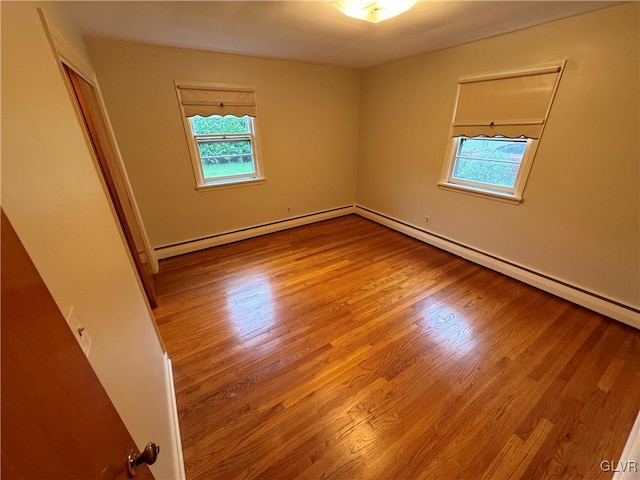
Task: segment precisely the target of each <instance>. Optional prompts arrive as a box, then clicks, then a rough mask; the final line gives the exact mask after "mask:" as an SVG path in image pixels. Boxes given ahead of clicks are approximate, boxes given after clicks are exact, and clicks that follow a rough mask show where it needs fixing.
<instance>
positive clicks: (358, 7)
mask: <svg viewBox="0 0 640 480" xmlns="http://www.w3.org/2000/svg"><path fill="white" fill-rule="evenodd" d="M417 2H418V0H376V1H372V0H339V1H337V2H333V3H331V5H333V6H334V7H335V8H337V9H338V10H340V11H341V12H342V13H344V14H345V15H346V16H347V17H352V18H357V19H359V20H366V21H367V22H371V23H378V22H382V21H383V20H388V19H389V18H392V17H395V16H396V15H400V14H401V13H404V12H406V11H407V10H409V9H410V8H411V7H413V6H414V5H415V4H416V3H417Z"/></svg>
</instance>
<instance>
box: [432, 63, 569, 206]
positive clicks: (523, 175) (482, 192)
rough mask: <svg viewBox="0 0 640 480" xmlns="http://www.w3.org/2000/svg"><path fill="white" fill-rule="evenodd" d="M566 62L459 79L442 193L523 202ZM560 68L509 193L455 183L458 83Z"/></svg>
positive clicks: (458, 142) (511, 202) (442, 177)
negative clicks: (546, 106) (543, 115)
mask: <svg viewBox="0 0 640 480" xmlns="http://www.w3.org/2000/svg"><path fill="white" fill-rule="evenodd" d="M566 63H567V60H566V59H565V60H562V61H559V62H553V63H550V64H545V65H540V66H533V67H525V68H521V69H515V70H509V71H506V72H501V73H489V74H482V75H470V76H465V77H461V78H460V79H459V82H458V90H457V92H456V100H455V104H454V109H453V116H452V119H451V123H450V126H449V136H448V138H449V140H448V142H447V149H446V150H445V160H444V163H443V166H442V173H441V176H440V181H439V182H438V184H437V185H438V187H439V188H441V189H443V190H448V191H452V192H458V193H464V194H467V195H472V196H475V197H481V198H488V199H491V200H498V201H502V202H505V203H510V204H513V205H518V204H520V203H522V201H523V193H524V188H525V186H526V184H527V180H528V179H529V174H530V173H531V167H532V166H533V160H534V158H535V155H536V152H537V150H538V144H539V143H540V139H541V138H542V135H543V133H544V129H545V127H546V125H547V121H546V120H547V118H548V116H549V112H550V111H551V107H552V106H553V102H554V100H555V96H556V92H557V90H558V85H559V84H560V80H561V78H562V74H563V73H564V69H565V66H566ZM558 67H559V68H560V70H559V72H558V79H557V80H556V84H555V86H554V89H553V92H552V94H551V99H550V101H549V106H548V108H547V112H546V114H545V118H544V120H543V121H542V129H541V131H540V135H539V137H538V138H537V139H533V138H528V139H527V147H526V149H525V153H524V156H523V158H522V162H521V164H520V168H519V169H518V176H517V177H516V183H515V185H514V187H513V190H512V191H508V192H507V191H505V192H502V191H499V189H496V188H494V187H491V186H490V187H488V188H482V186H481V185H480V184H475V185H472V184H470V183H460V182H456V180H454V179H453V176H452V175H453V168H454V165H455V157H456V153H457V152H458V146H459V145H460V138H461V137H454V136H453V128H454V125H453V124H454V121H455V115H456V108H457V106H458V97H459V95H460V83H465V82H471V81H483V80H493V79H500V78H510V77H517V76H523V75H532V74H535V73H544V72H547V71H552V70H553V69H555V68H558Z"/></svg>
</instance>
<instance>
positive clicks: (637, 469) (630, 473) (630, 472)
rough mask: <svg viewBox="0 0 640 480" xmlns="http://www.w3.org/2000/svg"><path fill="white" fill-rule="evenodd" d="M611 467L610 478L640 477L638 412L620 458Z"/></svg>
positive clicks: (639, 423) (632, 479) (635, 478)
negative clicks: (612, 470) (612, 472)
mask: <svg viewBox="0 0 640 480" xmlns="http://www.w3.org/2000/svg"><path fill="white" fill-rule="evenodd" d="M613 467H614V470H615V473H614V474H613V479H612V480H637V479H638V478H640V413H638V416H637V417H636V421H635V422H634V424H633V427H631V432H629V438H628V440H627V443H626V445H625V446H624V450H622V455H620V460H619V461H618V463H617V465H613Z"/></svg>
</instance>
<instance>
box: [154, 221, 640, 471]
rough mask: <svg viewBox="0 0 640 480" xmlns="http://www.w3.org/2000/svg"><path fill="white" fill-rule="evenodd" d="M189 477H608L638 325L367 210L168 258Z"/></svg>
mask: <svg viewBox="0 0 640 480" xmlns="http://www.w3.org/2000/svg"><path fill="white" fill-rule="evenodd" d="M158 293H159V304H160V306H159V307H158V308H157V310H156V318H157V322H158V324H159V327H160V331H161V334H162V337H163V339H164V341H165V343H166V346H167V349H168V351H169V355H170V357H171V359H172V360H173V364H174V374H175V382H176V394H177V398H178V408H179V416H180V426H181V430H182V441H183V447H184V458H185V464H186V469H187V478H188V479H189V480H195V479H227V478H261V479H289V478H304V479H320V478H336V479H360V478H362V479H453V478H464V479H475V478H478V479H480V478H482V479H507V478H527V479H533V478H571V479H574V478H576V479H578V478H584V479H592V478H610V477H611V475H612V474H611V472H608V473H607V472H602V471H601V469H600V462H601V461H603V460H609V461H613V462H617V461H618V459H619V456H620V454H621V452H622V449H623V447H624V444H625V442H626V439H627V437H628V434H629V431H630V429H631V425H632V423H633V421H634V420H635V417H636V414H637V413H638V409H639V408H640V388H639V385H640V331H637V330H634V329H632V328H630V327H627V326H625V325H623V324H621V323H618V322H616V321H613V320H610V319H608V318H605V317H602V316H601V315H598V314H596V313H594V312H591V311H589V310H586V309H584V308H582V307H578V306H576V305H573V304H571V303H568V302H566V301H564V300H561V299H559V298H557V297H554V296H552V295H549V294H547V293H544V292H542V291H540V290H537V289H535V288H533V287H529V286H527V285H525V284H522V283H520V282H517V281H515V280H512V279H510V278H508V277H505V276H503V275H500V274H498V273H495V272H493V271H491V270H488V269H485V268H482V267H479V266H477V265H474V264H472V263H469V262H467V261H465V260H462V259H460V258H458V257H455V256H453V255H450V254H448V253H446V252H444V251H441V250H438V249H436V248H433V247H430V246H428V245H425V244H423V243H420V242H418V241H416V240H413V239H411V238H408V237H406V236H403V235H402V234H399V233H397V232H394V231H392V230H389V229H387V228H385V227H382V226H380V225H377V224H375V223H372V222H369V221H368V220H365V219H362V218H360V217H357V216H353V215H351V216H347V217H341V218H338V219H334V220H329V221H326V222H322V223H318V224H313V225H309V226H305V227H301V228H297V229H294V230H289V231H285V232H280V233H276V234H271V235H268V236H264V237H260V238H255V239H251V240H247V241H243V242H239V243H235V244H231V245H226V246H221V247H216V248H213V249H209V250H205V251H200V252H196V253H193V254H189V255H184V256H180V257H175V258H172V259H169V260H166V261H163V262H162V263H161V268H160V274H159V275H158Z"/></svg>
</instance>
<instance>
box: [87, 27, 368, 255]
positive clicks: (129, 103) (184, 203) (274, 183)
mask: <svg viewBox="0 0 640 480" xmlns="http://www.w3.org/2000/svg"><path fill="white" fill-rule="evenodd" d="M88 47H89V51H90V54H91V59H92V62H93V64H94V67H95V69H96V73H97V75H98V79H99V81H100V85H101V87H102V91H103V94H104V98H105V102H106V104H107V108H108V110H109V113H110V116H111V120H112V122H113V126H114V129H115V132H116V136H117V137H118V140H119V143H120V148H121V151H122V155H123V158H124V161H125V164H126V166H127V170H128V173H129V177H130V179H131V183H132V185H133V189H134V192H135V193H136V198H137V200H138V203H139V206H140V210H141V212H142V217H143V219H144V222H145V225H146V227H147V230H148V233H149V237H150V240H151V243H152V244H153V245H154V246H155V247H158V246H164V245H168V244H173V243H177V242H183V241H187V240H192V239H196V238H202V237H206V236H209V235H213V234H216V233H221V232H227V231H231V230H234V229H238V228H244V227H247V226H253V225H258V224H262V223H267V222H272V221H276V220H280V219H284V218H287V217H288V216H298V215H303V214H308V213H313V212H318V211H322V210H327V209H331V208H336V207H341V206H344V205H351V204H353V203H354V202H355V185H356V157H357V141H358V113H359V88H360V72H359V71H357V70H352V69H341V68H334V67H323V66H314V65H308V64H303V63H296V62H286V61H279V60H267V59H258V58H251V57H241V56H234V55H224V54H217V53H210V52H203V51H196V50H185V49H175V48H166V47H158V46H149V45H142V44H135V43H128V42H123V41H114V40H107V39H96V38H93V39H89V40H88ZM174 80H182V81H197V82H209V83H232V84H240V85H255V87H256V98H257V102H258V119H259V122H260V135H261V145H262V154H263V155H262V156H263V160H264V166H265V172H266V176H267V181H266V182H265V183H264V184H258V185H249V186H243V187H238V188H230V189H222V190H220V189H218V190H209V191H205V192H197V191H196V190H195V181H194V177H193V170H192V168H191V161H190V159H189V153H188V149H187V143H186V142H187V141H186V139H185V134H184V129H183V126H182V121H181V118H180V111H179V108H178V103H177V99H176V94H175V90H174V83H173V82H174ZM288 205H290V206H291V207H292V211H291V214H287V206H288Z"/></svg>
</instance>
